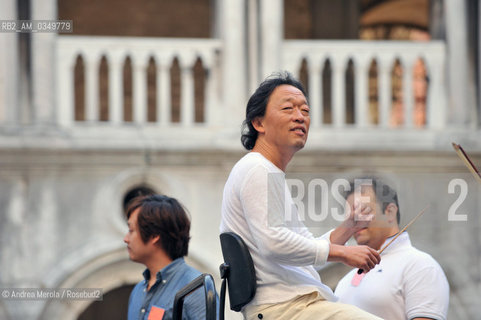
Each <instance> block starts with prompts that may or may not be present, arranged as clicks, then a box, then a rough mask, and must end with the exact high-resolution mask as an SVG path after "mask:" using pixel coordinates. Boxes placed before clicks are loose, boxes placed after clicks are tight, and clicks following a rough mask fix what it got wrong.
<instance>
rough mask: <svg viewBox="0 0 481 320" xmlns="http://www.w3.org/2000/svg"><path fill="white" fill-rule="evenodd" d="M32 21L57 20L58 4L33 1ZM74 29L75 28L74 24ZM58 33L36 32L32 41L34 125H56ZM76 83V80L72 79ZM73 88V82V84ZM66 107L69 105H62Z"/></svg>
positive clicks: (46, 0) (47, 0)
mask: <svg viewBox="0 0 481 320" xmlns="http://www.w3.org/2000/svg"><path fill="white" fill-rule="evenodd" d="M30 3H31V6H32V7H31V9H32V12H31V16H32V20H56V19H57V1H56V0H45V1H31V2H30ZM74 28H75V25H74ZM57 36H58V35H57V34H56V33H44V32H42V33H33V34H32V35H31V37H32V38H31V39H32V40H31V41H32V47H31V48H32V53H31V59H32V75H31V77H32V108H33V112H32V119H31V120H32V122H33V124H36V125H41V126H53V125H54V123H55V95H56V91H55V88H56V80H57V79H55V68H56V61H57V60H56V57H55V49H56V47H55V41H56V38H57ZM72 82H73V80H72ZM72 85H73V83H72ZM63 107H66V106H63Z"/></svg>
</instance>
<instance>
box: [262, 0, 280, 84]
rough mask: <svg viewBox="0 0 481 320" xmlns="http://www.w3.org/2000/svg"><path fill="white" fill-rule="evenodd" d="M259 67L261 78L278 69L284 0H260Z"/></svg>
mask: <svg viewBox="0 0 481 320" xmlns="http://www.w3.org/2000/svg"><path fill="white" fill-rule="evenodd" d="M259 4H260V14H261V15H260V20H261V22H260V27H261V32H260V35H261V39H260V40H261V68H262V78H265V77H267V76H269V75H270V74H271V73H272V72H276V71H279V70H280V68H281V67H282V66H281V58H282V56H281V54H282V40H283V39H284V26H283V21H284V1H283V0H261V1H260V3H259Z"/></svg>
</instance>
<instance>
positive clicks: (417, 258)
mask: <svg viewBox="0 0 481 320" xmlns="http://www.w3.org/2000/svg"><path fill="white" fill-rule="evenodd" d="M359 181H360V182H359ZM357 182H358V183H357V184H351V189H350V191H349V192H348V193H347V195H346V198H347V203H348V204H349V205H350V204H352V203H354V201H355V198H356V197H357V198H358V199H361V198H360V197H362V199H363V201H365V202H366V204H367V205H368V206H369V207H370V208H371V212H373V213H374V218H373V219H372V221H371V222H370V223H369V225H368V226H367V227H366V228H364V229H362V230H359V231H357V232H356V233H355V234H354V238H355V240H356V241H357V243H358V244H364V245H368V246H370V247H371V248H373V249H376V250H379V249H381V248H382V247H384V245H385V244H387V243H388V242H390V241H391V239H392V237H393V236H395V235H396V234H397V233H398V232H399V230H400V229H399V217H400V210H399V203H398V197H397V193H396V191H395V190H394V189H393V188H391V187H390V186H389V185H387V184H386V183H384V182H383V181H382V180H381V179H377V178H362V179H358V180H357ZM336 295H337V296H339V297H340V301H341V302H344V303H349V304H353V305H355V306H358V307H359V308H361V309H364V310H366V311H368V312H371V313H373V314H375V315H377V316H379V317H382V318H383V319H390V320H391V319H392V320H398V319H399V320H401V319H402V320H404V319H416V320H421V319H437V320H445V319H446V317H447V312H448V305H449V284H448V282H447V280H446V276H445V275H444V272H443V270H442V269H441V267H440V266H439V264H438V263H437V262H436V261H435V260H434V259H433V258H432V257H431V256H430V255H429V254H427V253H425V252H422V251H420V250H418V249H416V248H414V247H413V246H412V245H411V241H410V239H409V235H408V233H407V232H403V233H402V234H401V235H400V236H399V237H398V238H397V239H396V240H394V242H393V243H391V244H390V245H389V247H387V248H386V249H385V250H384V251H383V252H382V260H381V263H380V264H379V265H377V266H376V267H375V268H374V269H373V270H371V272H369V273H368V274H364V273H363V274H358V273H357V269H355V270H352V271H351V272H349V273H348V274H347V275H346V276H344V278H342V279H341V281H339V284H338V286H337V288H336Z"/></svg>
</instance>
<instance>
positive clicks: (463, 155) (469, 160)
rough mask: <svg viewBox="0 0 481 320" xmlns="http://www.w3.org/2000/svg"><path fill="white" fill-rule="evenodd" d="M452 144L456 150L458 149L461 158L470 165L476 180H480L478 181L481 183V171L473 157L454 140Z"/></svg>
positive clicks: (467, 165)
mask: <svg viewBox="0 0 481 320" xmlns="http://www.w3.org/2000/svg"><path fill="white" fill-rule="evenodd" d="M452 144H453V148H454V150H455V151H456V153H457V154H458V156H459V157H460V158H461V160H463V162H464V164H465V165H466V167H468V169H469V171H471V173H472V174H473V175H474V177H475V178H476V180H478V182H479V183H481V174H480V173H479V171H478V169H477V168H476V166H475V165H474V163H473V162H472V161H471V159H469V157H468V155H467V154H466V152H464V150H463V148H462V147H461V146H460V145H459V144H456V143H454V142H453V143H452Z"/></svg>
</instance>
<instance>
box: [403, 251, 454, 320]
mask: <svg viewBox="0 0 481 320" xmlns="http://www.w3.org/2000/svg"><path fill="white" fill-rule="evenodd" d="M428 258H429V259H428ZM404 290H405V295H404V296H405V301H406V316H407V318H408V319H413V318H416V317H419V318H423V317H424V318H433V319H439V320H445V319H446V317H447V312H448V305H449V284H448V281H447V279H446V276H445V275H444V272H443V271H442V269H441V267H440V266H439V265H438V264H437V262H436V261H434V260H433V259H432V258H431V257H430V256H429V257H426V259H423V260H421V261H419V262H418V263H416V264H415V265H414V266H413V267H412V268H410V269H409V273H406V274H405V281H404Z"/></svg>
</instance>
